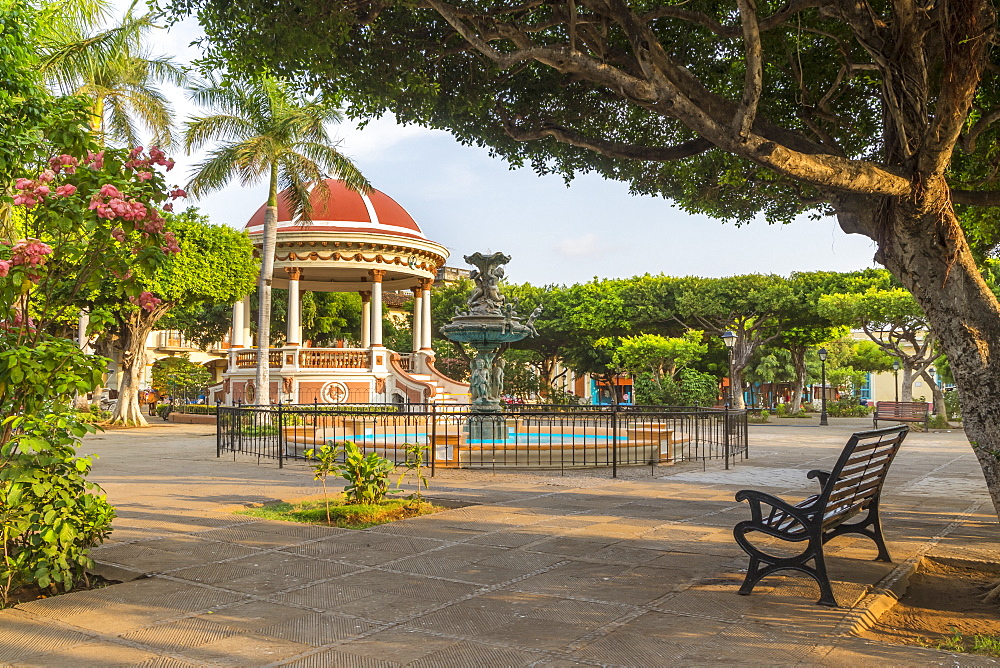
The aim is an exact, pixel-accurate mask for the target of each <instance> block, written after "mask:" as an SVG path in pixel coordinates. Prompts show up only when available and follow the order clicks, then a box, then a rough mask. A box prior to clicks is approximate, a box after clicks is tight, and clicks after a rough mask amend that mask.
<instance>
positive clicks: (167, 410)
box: [156, 404, 174, 420]
mask: <svg viewBox="0 0 1000 668" xmlns="http://www.w3.org/2000/svg"><path fill="white" fill-rule="evenodd" d="M173 410H174V408H173V406H171V405H170V404H160V405H159V406H157V407H156V414H157V415H159V416H160V417H161V418H163V419H164V420H166V419H168V418H169V417H170V414H171V413H172V412H173Z"/></svg>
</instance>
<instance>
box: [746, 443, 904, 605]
mask: <svg viewBox="0 0 1000 668" xmlns="http://www.w3.org/2000/svg"><path fill="white" fill-rule="evenodd" d="M909 430H910V428H909V427H908V426H906V425H897V426H895V427H883V428H882V429H875V430H872V431H862V432H858V433H856V434H854V435H852V436H851V438H850V440H848V441H847V445H846V446H844V450H843V452H841V453H840V457H839V458H838V459H837V463H836V465H835V466H834V467H833V469H832V470H831V471H818V470H813V471H809V473H808V474H807V476H806V477H807V478H809V479H813V478H817V479H818V481H819V484H820V486H821V490H820V493H819V494H816V495H815V496H810V497H809V498H807V499H806V500H805V501H801V502H800V503H796V504H794V505H792V504H791V503H789V502H787V501H784V500H783V499H779V498H778V497H776V496H772V495H770V494H766V493H764V492H758V491H755V490H749V489H747V490H743V491H741V492H738V493H737V494H736V500H737V501H749V502H750V512H751V519H749V520H746V521H743V522H739V523H738V524H737V525H736V526H735V527H734V528H733V534H734V535H735V537H736V542H737V543H738V544H739V546H740V547H741V548H743V551H744V552H746V553H747V554H748V555H750V566H749V567H748V568H747V575H746V578H745V579H744V580H743V585H742V586H741V587H740V591H739V593H740V594H742V595H744V596H746V595H748V594H750V592H752V591H753V588H754V586H755V585H756V584H757V583H758V582H760V580H761V579H762V578H764V577H765V576H767V575H770V574H772V573H774V572H776V571H782V570H792V571H799V572H800V573H805V574H806V575H809V576H810V577H812V578H813V579H814V580H816V582H817V583H818V584H819V589H820V599H819V601H817V603H819V604H820V605H829V606H833V607H836V605H837V599H836V598H834V596H833V588H832V587H831V586H830V578H829V576H828V575H827V572H826V563H825V561H824V558H823V545H824V544H825V543H826V542H827V541H829V540H830V539H832V538H836V537H837V536H841V535H843V534H848V533H859V534H861V535H863V536H868V537H869V538H871V539H872V540H873V541H875V545H876V546H877V547H878V556H877V557H876V560H878V561H887V562H891V561H892V559H890V557H889V551H888V549H886V546H885V540H884V539H883V537H882V523H881V521H880V520H879V497H880V496H881V493H882V483H883V482H885V476H886V473H888V472H889V466H890V465H891V464H892V460H893V458H894V457H895V456H896V452H898V451H899V446H900V444H901V443H902V442H903V439H904V438H905V437H906V434H907V432H909ZM768 509H769V510H768ZM862 513H864V518H863V519H861V520H860V521H855V522H850V523H848V520H851V519H852V518H854V517H855V516H857V515H860V514H862ZM755 531H756V532H760V533H762V534H765V535H767V536H771V537H773V538H777V539H780V540H783V541H788V542H791V543H802V542H804V543H805V544H806V545H805V549H804V550H803V551H802V553H801V554H798V555H797V556H791V557H789V556H777V555H773V554H768V553H767V552H764V551H763V550H762V549H760V548H758V547H757V546H755V545H753V544H752V543H751V542H750V540H749V539H748V538H747V534H750V533H753V532H755ZM810 561H811V562H813V565H812V566H810V565H809V562H810Z"/></svg>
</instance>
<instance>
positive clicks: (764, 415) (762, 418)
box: [747, 410, 771, 424]
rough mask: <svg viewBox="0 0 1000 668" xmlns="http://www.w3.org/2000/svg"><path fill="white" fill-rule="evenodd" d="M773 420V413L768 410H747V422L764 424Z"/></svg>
mask: <svg viewBox="0 0 1000 668" xmlns="http://www.w3.org/2000/svg"><path fill="white" fill-rule="evenodd" d="M770 421H771V414H770V413H768V412H767V411H766V410H759V411H747V422H749V423H751V424H764V423H765V422H770Z"/></svg>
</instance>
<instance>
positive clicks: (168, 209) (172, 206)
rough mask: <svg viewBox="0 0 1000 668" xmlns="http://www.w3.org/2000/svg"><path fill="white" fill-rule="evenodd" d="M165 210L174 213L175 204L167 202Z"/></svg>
mask: <svg viewBox="0 0 1000 668" xmlns="http://www.w3.org/2000/svg"><path fill="white" fill-rule="evenodd" d="M163 210H164V211H173V210H174V205H173V203H172V202H167V203H166V204H164V205H163Z"/></svg>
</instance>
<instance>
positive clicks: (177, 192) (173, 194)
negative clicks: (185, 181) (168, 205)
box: [170, 188, 187, 199]
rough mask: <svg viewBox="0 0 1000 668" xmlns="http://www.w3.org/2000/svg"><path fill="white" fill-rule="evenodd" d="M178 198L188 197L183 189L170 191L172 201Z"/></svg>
mask: <svg viewBox="0 0 1000 668" xmlns="http://www.w3.org/2000/svg"><path fill="white" fill-rule="evenodd" d="M178 197H187V193H186V192H184V190H183V189H182V188H175V189H173V190H171V191H170V199H177V198H178Z"/></svg>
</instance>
